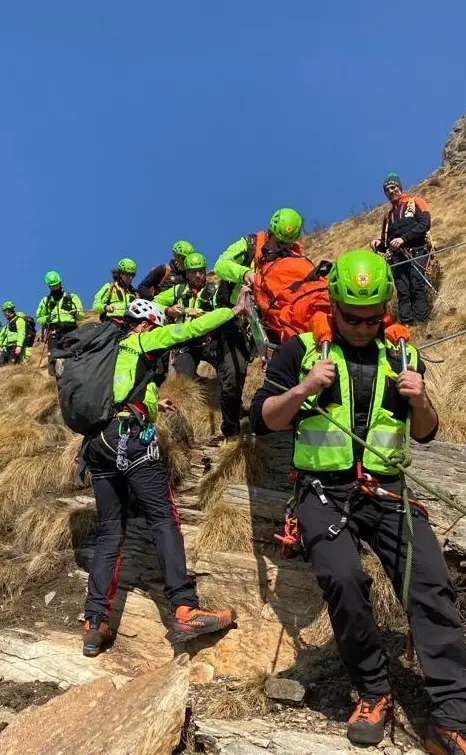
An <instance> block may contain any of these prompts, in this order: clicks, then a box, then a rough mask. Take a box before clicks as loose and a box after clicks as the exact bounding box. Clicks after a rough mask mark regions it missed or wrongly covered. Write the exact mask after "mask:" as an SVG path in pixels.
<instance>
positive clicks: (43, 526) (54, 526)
mask: <svg viewBox="0 0 466 755" xmlns="http://www.w3.org/2000/svg"><path fill="white" fill-rule="evenodd" d="M13 542H14V544H15V548H16V550H17V552H18V555H19V554H22V553H24V554H27V553H31V552H35V553H51V552H53V551H61V550H66V549H67V548H69V547H70V545H71V533H70V511H69V508H68V506H67V505H66V504H61V503H59V502H58V501H48V502H47V501H37V502H35V503H34V504H33V505H32V506H28V507H27V508H26V509H25V510H24V511H23V512H22V513H21V514H20V515H19V516H18V517H17V518H16V519H15V522H14V525H13Z"/></svg>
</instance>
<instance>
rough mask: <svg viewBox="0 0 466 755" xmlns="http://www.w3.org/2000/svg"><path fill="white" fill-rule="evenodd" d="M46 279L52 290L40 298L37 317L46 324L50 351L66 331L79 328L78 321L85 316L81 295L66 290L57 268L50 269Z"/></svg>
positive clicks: (42, 323)
mask: <svg viewBox="0 0 466 755" xmlns="http://www.w3.org/2000/svg"><path fill="white" fill-rule="evenodd" d="M44 280H45V285H46V286H48V287H49V289H50V292H49V294H48V296H44V297H43V298H42V299H41V300H40V302H39V306H38V307H37V312H36V318H37V322H38V324H39V325H42V326H45V329H46V330H45V334H46V335H45V337H46V340H47V346H48V350H49V352H50V351H51V350H52V349H53V348H55V347H56V345H57V342H58V340H59V338H60V337H61V336H62V335H63V334H64V333H69V332H70V331H72V330H75V329H76V328H77V323H78V321H79V320H82V319H83V317H84V310H83V305H82V303H81V300H80V298H79V296H77V294H72V293H68V292H67V291H65V289H64V288H63V282H62V279H61V276H60V274H59V273H57V271H56V270H49V272H48V273H46V274H45V278H44Z"/></svg>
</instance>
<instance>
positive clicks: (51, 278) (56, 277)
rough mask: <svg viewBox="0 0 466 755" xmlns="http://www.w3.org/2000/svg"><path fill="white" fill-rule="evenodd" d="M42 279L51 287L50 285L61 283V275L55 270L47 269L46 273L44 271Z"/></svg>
mask: <svg viewBox="0 0 466 755" xmlns="http://www.w3.org/2000/svg"><path fill="white" fill-rule="evenodd" d="M44 280H45V283H46V285H47V286H49V288H51V287H52V286H58V284H59V283H61V276H60V273H57V271H56V270H49V272H48V273H45V278H44Z"/></svg>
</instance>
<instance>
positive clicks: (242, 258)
mask: <svg viewBox="0 0 466 755" xmlns="http://www.w3.org/2000/svg"><path fill="white" fill-rule="evenodd" d="M250 256H251V249H250V246H249V243H248V239H247V237H246V236H242V237H241V238H240V239H239V240H238V241H235V243H234V244H231V245H230V246H229V247H228V249H226V250H225V251H224V252H223V254H221V255H220V257H219V258H218V260H217V262H216V263H215V266H214V273H215V275H218V277H219V278H221V279H222V280H223V281H227V282H228V283H232V284H234V285H233V286H231V292H230V295H231V298H230V301H231V303H232V304H235V303H236V301H237V299H238V295H239V292H240V289H241V286H242V285H243V283H244V276H245V275H246V273H248V272H250V271H251V270H252V269H253V268H254V261H253V259H252V260H251V262H250V263H249V264H247V262H248V257H250ZM222 303H223V302H222Z"/></svg>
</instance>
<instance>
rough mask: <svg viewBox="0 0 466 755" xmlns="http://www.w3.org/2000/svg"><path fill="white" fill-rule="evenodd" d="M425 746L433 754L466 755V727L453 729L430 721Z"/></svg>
mask: <svg viewBox="0 0 466 755" xmlns="http://www.w3.org/2000/svg"><path fill="white" fill-rule="evenodd" d="M425 746H426V750H427V752H430V753H431V755H466V727H465V728H464V730H463V731H452V730H451V729H445V728H443V726H435V724H434V723H433V722H432V721H429V725H428V727H427V733H426V741H425Z"/></svg>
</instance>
